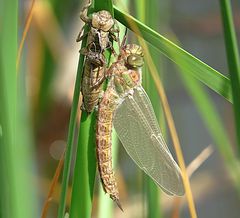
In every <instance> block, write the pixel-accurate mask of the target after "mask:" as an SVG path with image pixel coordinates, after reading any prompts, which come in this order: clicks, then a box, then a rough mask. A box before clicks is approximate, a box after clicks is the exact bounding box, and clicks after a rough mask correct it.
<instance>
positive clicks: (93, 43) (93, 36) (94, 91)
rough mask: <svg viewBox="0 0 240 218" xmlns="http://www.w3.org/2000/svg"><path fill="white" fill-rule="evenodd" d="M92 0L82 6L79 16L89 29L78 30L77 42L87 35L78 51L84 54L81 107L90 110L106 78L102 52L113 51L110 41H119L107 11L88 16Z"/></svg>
mask: <svg viewBox="0 0 240 218" xmlns="http://www.w3.org/2000/svg"><path fill="white" fill-rule="evenodd" d="M91 4H92V0H90V1H89V3H88V4H87V5H86V6H84V7H83V9H82V11H81V13H80V18H81V19H82V21H83V22H85V24H86V25H87V26H88V27H89V31H87V32H86V33H84V34H82V33H83V29H84V28H82V30H81V31H80V33H79V35H78V37H77V42H79V41H81V40H82V39H83V38H85V37H87V44H86V47H85V48H84V49H81V50H80V53H82V54H83V55H85V57H86V59H85V67H84V72H83V78H82V94H83V107H82V108H83V109H85V110H86V111H87V112H88V113H90V112H92V111H93V110H94V108H95V106H96V105H97V104H98V102H99V97H100V93H101V91H102V84H103V81H104V80H105V78H106V74H105V73H106V60H105V57H104V52H105V51H106V49H107V48H110V49H111V51H112V52H113V53H115V51H114V49H113V46H112V41H113V40H114V41H117V42H118V41H119V40H118V38H119V37H118V34H119V28H118V25H117V23H116V21H115V20H114V19H113V18H112V16H111V14H110V13H109V12H108V11H105V10H102V11H98V12H95V13H93V14H92V15H91V17H89V16H88V15H87V11H88V9H89V7H90V6H91Z"/></svg>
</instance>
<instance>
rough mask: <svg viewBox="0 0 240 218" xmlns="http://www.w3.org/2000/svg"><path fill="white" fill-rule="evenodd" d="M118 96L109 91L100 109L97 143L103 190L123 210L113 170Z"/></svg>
mask: <svg viewBox="0 0 240 218" xmlns="http://www.w3.org/2000/svg"><path fill="white" fill-rule="evenodd" d="M117 98H118V95H116V93H115V92H114V90H111V89H109V90H107V91H106V92H105V94H104V97H103V99H102V101H101V102H100V104H99V108H98V119H97V130H96V142H97V158H98V169H99V173H100V177H101V181H102V185H103V189H104V191H105V192H106V193H108V194H109V195H110V197H111V198H112V199H113V200H114V201H115V202H116V203H117V205H118V206H119V207H120V209H122V207H121V205H120V202H119V192H118V187H117V182H116V179H115V175H114V173H113V168H112V142H111V134H112V125H113V111H115V108H116V102H115V101H116V99H117Z"/></svg>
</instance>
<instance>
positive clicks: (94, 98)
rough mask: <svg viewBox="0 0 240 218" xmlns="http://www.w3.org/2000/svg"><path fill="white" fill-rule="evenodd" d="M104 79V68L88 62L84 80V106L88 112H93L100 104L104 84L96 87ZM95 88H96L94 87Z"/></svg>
mask: <svg viewBox="0 0 240 218" xmlns="http://www.w3.org/2000/svg"><path fill="white" fill-rule="evenodd" d="M103 77H104V68H103V67H102V66H95V65H93V64H91V63H90V61H89V60H86V64H85V68H84V76H83V78H82V94H83V106H84V109H85V110H86V111H87V112H89V113H90V112H92V111H93V110H94V108H95V106H96V105H97V104H98V102H99V96H100V92H101V91H102V83H100V84H99V85H98V86H95V85H96V84H97V83H98V81H99V80H100V79H101V78H103ZM94 86H95V87H94Z"/></svg>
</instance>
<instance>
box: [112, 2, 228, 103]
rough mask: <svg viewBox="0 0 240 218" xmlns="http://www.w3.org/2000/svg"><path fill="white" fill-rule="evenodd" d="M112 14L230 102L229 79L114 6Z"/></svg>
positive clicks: (186, 71)
mask: <svg viewBox="0 0 240 218" xmlns="http://www.w3.org/2000/svg"><path fill="white" fill-rule="evenodd" d="M114 14H115V18H116V19H117V20H118V21H119V22H121V23H122V24H124V25H125V26H126V27H128V28H129V29H131V30H132V31H133V32H135V33H136V34H137V35H139V36H141V37H142V38H143V39H145V40H146V41H147V42H149V43H150V44H151V45H153V46H154V47H155V48H157V49H158V50H159V51H160V52H162V53H163V54H164V55H165V56H167V57H168V58H169V59H171V60H172V61H173V62H175V63H176V64H177V65H178V67H180V68H182V69H183V70H184V72H185V73H187V74H189V75H192V76H194V77H195V78H197V79H198V80H200V81H201V82H203V83H204V84H205V85H207V86H208V87H209V88H210V89H212V90H213V91H215V92H217V93H218V94H220V95H221V96H223V97H224V98H226V99H227V100H228V101H230V102H232V93H231V87H230V81H229V79H228V78H227V77H226V76H224V75H222V74H221V73H219V72H218V71H216V70H214V69H213V68H211V67H210V66H208V65H207V64H205V63H203V62H202V61H200V60H199V59H197V58H196V57H194V56H193V55H191V54H190V53H188V52H187V51H185V50H183V49H182V48H180V47H179V46H177V45H176V44H174V43H173V42H171V41H169V40H168V39H166V38H165V37H163V36H162V35H160V34H159V33H157V32H156V31H154V30H152V29H151V28H149V27H147V26H146V25H144V24H143V23H141V22H140V21H138V20H137V19H135V18H133V17H132V16H130V15H128V14H126V13H124V12H122V11H121V10H119V9H118V8H117V7H115V6H114ZM133 26H136V27H137V29H136V28H133ZM138 30H139V31H138ZM180 60H181V61H180Z"/></svg>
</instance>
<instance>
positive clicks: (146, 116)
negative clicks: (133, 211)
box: [113, 86, 184, 196]
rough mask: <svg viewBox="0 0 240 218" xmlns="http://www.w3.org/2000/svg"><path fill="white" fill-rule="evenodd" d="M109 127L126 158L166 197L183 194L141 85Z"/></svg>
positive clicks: (116, 114)
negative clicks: (111, 127) (112, 130)
mask: <svg viewBox="0 0 240 218" xmlns="http://www.w3.org/2000/svg"><path fill="white" fill-rule="evenodd" d="M113 125H114V128H115V130H116V132H117V135H118V137H119V139H120V141H121V142H122V144H123V146H124V148H125V149H126V151H127V153H128V155H129V156H130V157H131V158H132V159H133V161H134V162H135V163H136V164H137V165H138V167H140V168H141V169H142V170H143V171H144V172H145V173H146V174H147V175H148V176H150V177H151V178H152V179H153V180H154V181H155V182H156V183H157V184H158V185H159V186H160V187H161V188H162V189H163V191H164V192H166V193H167V194H169V195H178V196H181V195H183V194H184V186H183V182H182V177H181V172H180V169H179V167H178V165H177V163H176V162H175V161H174V159H173V157H172V155H171V153H170V151H169V149H168V147H167V145H166V143H165V141H164V138H163V136H162V134H161V131H160V128H159V125H158V122H157V119H156V116H155V114H154V111H153V108H152V104H151V102H150V99H149V97H148V96H147V94H146V92H145V90H144V89H143V88H142V86H138V87H136V88H135V89H134V92H133V95H128V96H126V97H125V99H124V100H123V102H121V103H120V104H119V105H118V107H117V109H116V111H115V115H114V119H113Z"/></svg>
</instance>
